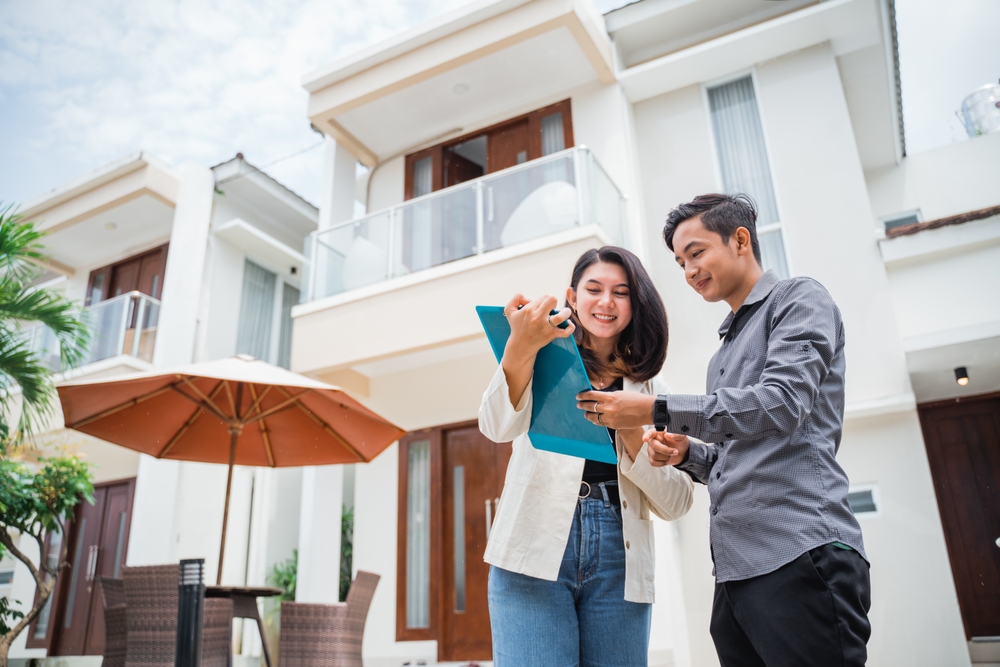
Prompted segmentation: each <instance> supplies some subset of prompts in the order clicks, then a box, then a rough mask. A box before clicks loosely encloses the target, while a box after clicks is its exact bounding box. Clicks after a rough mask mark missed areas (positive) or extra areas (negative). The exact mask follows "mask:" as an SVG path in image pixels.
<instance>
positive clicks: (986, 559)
mask: <svg viewBox="0 0 1000 667" xmlns="http://www.w3.org/2000/svg"><path fill="white" fill-rule="evenodd" d="M919 411H920V423H921V426H922V427H923V432H924V441H925V442H926V444H927V453H928V457H929V458H930V462H931V476H932V477H933V479H934V490H935V492H936V494H937V501H938V509H939V511H940V512H941V522H942V523H943V524H944V536H945V542H946V543H947V545H948V555H949V558H950V560H951V570H952V574H953V576H954V577H955V587H956V589H957V590H958V603H959V607H960V608H961V610H962V620H963V622H964V624H965V635H966V638H967V639H973V638H975V637H998V636H1000V395H994V396H986V397H972V398H968V399H964V398H963V399H960V400H956V401H948V402H942V403H935V404H929V405H922V406H920V408H919Z"/></svg>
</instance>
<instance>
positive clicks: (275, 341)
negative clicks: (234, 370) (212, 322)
mask: <svg viewBox="0 0 1000 667" xmlns="http://www.w3.org/2000/svg"><path fill="white" fill-rule="evenodd" d="M298 302H299V290H298V288H297V287H295V286H294V285H292V284H290V283H286V282H284V281H283V280H281V279H280V278H279V276H278V274H276V273H274V272H273V271H269V270H267V269H265V268H264V267H263V266H260V265H259V264H256V263H255V262H252V261H250V260H249V259H248V260H246V261H245V262H244V266H243V294H242V296H241V297H240V319H239V329H238V330H237V334H236V352H237V354H249V355H250V356H252V357H256V358H257V359H261V360H263V361H267V362H269V363H272V364H277V365H278V366H282V367H284V368H288V367H289V365H290V363H291V351H292V306H294V305H295V304H297V303H298Z"/></svg>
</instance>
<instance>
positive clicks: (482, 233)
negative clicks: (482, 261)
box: [476, 181, 486, 255]
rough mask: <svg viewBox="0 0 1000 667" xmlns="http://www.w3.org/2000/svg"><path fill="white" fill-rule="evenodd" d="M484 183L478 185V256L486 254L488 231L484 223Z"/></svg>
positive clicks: (480, 182)
mask: <svg viewBox="0 0 1000 667" xmlns="http://www.w3.org/2000/svg"><path fill="white" fill-rule="evenodd" d="M483 217H484V216H483V182H482V181H479V182H478V183H476V254H477V255H482V254H483V253H484V252H486V242H485V238H486V230H485V228H484V226H485V223H484V222H483Z"/></svg>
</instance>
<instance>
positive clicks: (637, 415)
mask: <svg viewBox="0 0 1000 667" xmlns="http://www.w3.org/2000/svg"><path fill="white" fill-rule="evenodd" d="M655 401H656V397H655V396H649V395H648V394H640V393H638V392H635V391H585V392H582V393H580V394H577V396H576V407H578V408H580V409H581V410H585V411H586V413H587V415H586V416H587V419H589V420H590V421H591V422H593V423H594V424H597V425H599V426H608V427H610V428H614V429H619V428H641V427H643V426H645V425H646V424H652V423H653V403H654V402H655Z"/></svg>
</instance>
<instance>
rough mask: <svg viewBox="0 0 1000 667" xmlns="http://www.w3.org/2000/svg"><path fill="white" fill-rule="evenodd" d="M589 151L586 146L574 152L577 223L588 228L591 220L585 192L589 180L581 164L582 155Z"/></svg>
mask: <svg viewBox="0 0 1000 667" xmlns="http://www.w3.org/2000/svg"><path fill="white" fill-rule="evenodd" d="M586 150H587V149H586V148H585V147H584V146H580V147H579V148H577V149H576V150H575V151H573V172H574V173H573V178H574V180H575V181H576V213H577V222H576V224H577V225H578V226H580V227H584V226H586V225H587V224H588V223H589V222H590V220H589V216H588V211H587V210H586V209H587V206H586V204H585V199H584V197H585V194H584V193H585V190H586V188H587V182H586V181H587V179H586V177H585V176H584V173H583V172H584V170H583V165H581V164H580V162H581V159H582V155H583V153H584V151H586Z"/></svg>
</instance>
